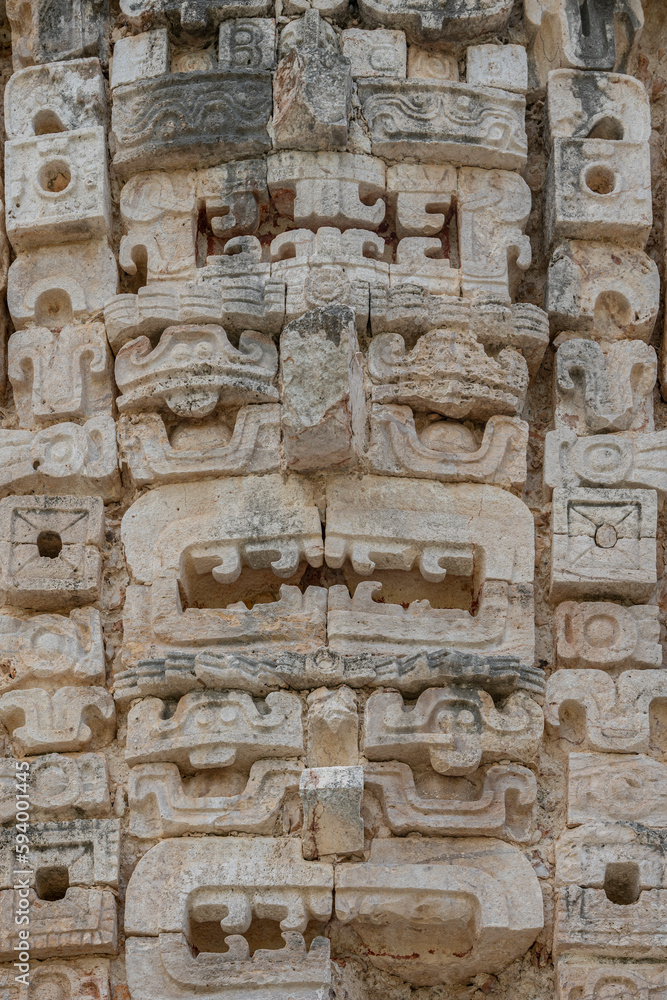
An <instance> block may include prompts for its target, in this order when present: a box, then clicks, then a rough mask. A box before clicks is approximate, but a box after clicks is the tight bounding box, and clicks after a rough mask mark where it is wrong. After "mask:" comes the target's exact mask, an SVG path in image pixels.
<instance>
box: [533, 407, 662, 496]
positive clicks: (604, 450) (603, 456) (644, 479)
mask: <svg viewBox="0 0 667 1000" xmlns="http://www.w3.org/2000/svg"><path fill="white" fill-rule="evenodd" d="M650 398H651V397H650V396H649V397H648V399H650ZM544 485H545V487H546V488H547V489H548V490H552V489H557V488H562V487H579V486H603V487H607V488H612V487H618V488H621V489H635V488H639V489H654V490H657V492H658V494H659V495H660V497H661V498H662V497H664V495H665V492H667V433H665V431H656V432H654V433H653V434H645V433H644V434H637V435H636V436H632V437H630V436H628V437H623V436H622V435H620V434H595V435H591V437H585V438H579V437H577V435H576V433H575V432H574V431H570V430H564V429H561V430H558V431H549V432H548V433H547V435H546V439H545V447H544Z"/></svg>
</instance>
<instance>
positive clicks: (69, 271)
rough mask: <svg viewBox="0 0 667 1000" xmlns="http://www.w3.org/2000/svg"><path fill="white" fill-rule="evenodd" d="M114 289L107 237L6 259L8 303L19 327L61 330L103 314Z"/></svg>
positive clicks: (112, 260) (113, 264)
mask: <svg viewBox="0 0 667 1000" xmlns="http://www.w3.org/2000/svg"><path fill="white" fill-rule="evenodd" d="M117 290H118V267H117V265H116V258H115V257H114V255H113V251H112V250H111V247H110V246H109V244H108V243H107V241H106V239H103V240H87V241H86V242H84V243H64V244H61V245H59V246H45V247H39V248H38V249H34V250H28V251H26V252H25V253H20V254H19V255H18V256H17V258H16V260H15V261H13V263H12V264H11V265H10V268H9V274H8V278H7V306H8V308H9V313H10V315H11V317H12V320H13V321H14V326H15V327H16V328H17V329H22V328H23V327H26V326H30V325H33V324H36V325H37V326H42V327H47V328H48V329H51V330H60V329H62V327H64V326H67V324H69V323H72V321H73V320H78V321H80V322H86V321H87V320H94V319H97V318H99V317H101V315H102V310H103V308H104V305H105V303H106V301H107V300H108V299H110V298H111V297H112V296H114V295H115V294H116V292H117Z"/></svg>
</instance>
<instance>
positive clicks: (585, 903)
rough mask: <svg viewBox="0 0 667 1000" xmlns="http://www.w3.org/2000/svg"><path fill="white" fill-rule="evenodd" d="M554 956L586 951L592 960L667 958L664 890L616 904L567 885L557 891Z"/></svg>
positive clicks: (599, 891) (666, 898)
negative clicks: (622, 904)
mask: <svg viewBox="0 0 667 1000" xmlns="http://www.w3.org/2000/svg"><path fill="white" fill-rule="evenodd" d="M555 911H556V917H555V924H554V954H555V955H562V954H563V953H564V952H571V953H584V954H586V953H588V954H591V955H595V956H596V957H602V958H605V957H609V958H631V959H637V958H652V959H665V958H666V957H667V941H666V940H665V919H667V889H653V890H652V891H651V892H643V893H642V894H641V896H640V897H639V899H638V900H637V901H636V902H633V903H630V904H627V905H625V906H619V905H618V904H617V903H613V902H611V900H610V899H609V898H608V897H607V895H606V893H605V890H604V889H590V888H582V887H581V886H578V885H571V886H566V887H565V888H563V889H559V890H558V894H557V897H556V907H555Z"/></svg>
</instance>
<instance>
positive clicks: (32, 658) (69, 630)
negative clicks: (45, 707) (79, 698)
mask: <svg viewBox="0 0 667 1000" xmlns="http://www.w3.org/2000/svg"><path fill="white" fill-rule="evenodd" d="M0 657H1V658H2V676H0V693H1V694H4V692H5V691H15V690H18V689H19V688H23V689H26V688H32V687H40V688H44V690H46V691H52V692H54V691H57V690H58V688H60V687H62V686H63V685H65V684H66V685H77V686H78V685H90V684H99V685H102V686H104V682H105V677H106V671H105V663H104V640H103V638H102V620H101V618H100V613H99V611H98V610H97V609H96V608H75V609H74V610H73V611H72V612H71V614H70V616H69V618H65V617H64V616H63V615H34V616H33V617H32V618H28V619H25V620H22V619H20V618H10V617H9V616H8V615H0Z"/></svg>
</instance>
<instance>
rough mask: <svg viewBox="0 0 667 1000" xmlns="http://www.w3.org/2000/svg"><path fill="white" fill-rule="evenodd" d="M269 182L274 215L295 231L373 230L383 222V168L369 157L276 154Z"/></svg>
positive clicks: (271, 159)
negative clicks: (297, 228) (298, 228)
mask: <svg viewBox="0 0 667 1000" xmlns="http://www.w3.org/2000/svg"><path fill="white" fill-rule="evenodd" d="M267 182H268V185H269V191H270V192H271V197H272V198H273V203H274V205H275V206H276V208H277V209H278V211H279V212H282V214H283V215H288V216H289V217H290V218H292V219H294V222H295V223H296V225H297V226H309V227H311V228H312V229H318V228H319V227H320V226H338V227H339V228H341V229H347V228H349V227H357V228H359V229H377V228H378V226H379V225H380V223H381V222H382V220H383V218H384V213H385V206H384V202H383V200H382V198H383V196H384V190H385V166H384V163H383V161H382V160H378V159H376V158H374V157H372V156H362V155H360V154H355V153H330V152H327V153H307V152H298V153H293V152H283V153H275V154H273V155H272V156H270V157H269V159H268V160H267ZM372 198H375V202H374V203H373V204H369V202H370V200H371V199H372Z"/></svg>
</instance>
